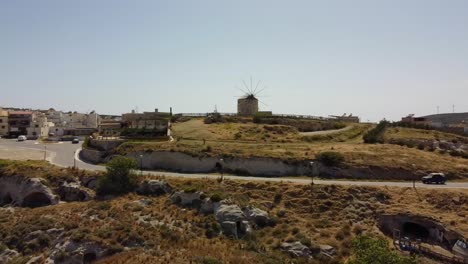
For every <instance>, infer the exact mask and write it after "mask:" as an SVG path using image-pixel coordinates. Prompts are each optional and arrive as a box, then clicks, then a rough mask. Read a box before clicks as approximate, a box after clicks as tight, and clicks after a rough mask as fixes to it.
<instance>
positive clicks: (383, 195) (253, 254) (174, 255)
mask: <svg viewBox="0 0 468 264" xmlns="http://www.w3.org/2000/svg"><path fill="white" fill-rule="evenodd" d="M165 180H166V181H168V182H169V183H170V184H171V185H172V186H173V187H174V189H176V190H183V189H187V188H191V189H196V190H200V191H203V192H205V193H206V194H207V195H211V194H215V193H222V194H223V195H224V196H225V197H227V198H229V199H231V200H232V201H234V202H235V203H237V204H239V205H241V206H245V205H254V206H257V207H260V208H262V209H264V210H266V211H268V212H269V214H270V215H271V216H275V217H276V218H277V224H276V225H275V226H272V227H266V228H263V229H258V230H255V231H254V233H253V235H252V236H250V237H248V238H246V239H241V240H231V239H227V238H225V237H223V236H220V237H217V238H213V239H208V238H207V237H206V236H205V232H206V225H207V223H214V218H213V216H203V215H199V214H198V213H197V212H196V211H195V210H193V209H190V208H180V207H178V206H175V205H172V204H171V203H169V202H168V196H167V195H164V196H159V197H144V196H139V195H136V194H129V195H126V196H123V197H120V198H115V199H113V200H108V201H89V202H81V203H76V202H75V203H64V204H58V205H54V206H48V207H42V208H34V209H26V208H16V209H15V210H6V209H0V241H3V242H4V243H6V244H7V245H8V246H10V247H12V246H13V245H17V246H19V247H20V248H21V251H22V252H23V253H25V254H32V253H40V252H45V250H46V249H47V246H46V247H39V248H36V247H32V246H31V245H28V244H27V243H25V242H24V237H25V236H26V235H27V234H29V233H30V232H32V231H35V230H46V229H49V228H52V227H56V228H62V227H63V228H65V233H66V236H69V237H71V238H73V239H75V240H77V241H96V242H98V243H100V244H103V245H106V246H107V247H112V248H113V249H114V250H115V251H116V252H119V251H121V250H122V249H123V247H125V246H129V247H132V248H133V249H132V250H131V251H128V252H122V253H118V254H116V255H114V256H112V257H110V258H108V259H104V260H101V261H100V262H101V263H144V262H146V263H151V262H157V263H189V262H190V261H193V262H194V263H203V260H204V259H207V260H210V259H218V260H219V261H220V263H255V262H258V263H289V262H290V261H291V260H290V259H289V257H288V256H286V255H284V254H282V253H281V252H279V250H278V246H279V245H280V243H281V242H284V241H296V240H300V241H303V242H304V243H312V244H314V243H318V244H329V245H332V246H334V247H336V248H337V249H338V259H337V260H344V259H345V258H347V256H349V254H350V241H351V239H352V238H353V237H354V236H356V235H357V234H360V233H362V232H366V233H379V231H378V230H377V229H376V226H375V224H376V219H377V217H378V216H379V215H380V214H382V213H388V212H410V213H412V214H422V215H426V216H437V218H438V220H439V221H441V222H442V223H444V224H446V225H447V226H449V227H452V228H454V229H456V230H457V231H459V232H460V233H462V234H463V235H465V236H468V221H467V216H466V212H468V203H467V201H468V191H466V190H430V189H418V190H414V189H412V188H396V187H395V188H386V187H385V188H377V187H345V186H333V185H331V186H327V185H314V186H310V185H296V184H291V183H282V182H279V183H273V182H244V181H233V180H225V181H224V182H223V183H221V184H220V183H219V182H217V181H216V180H214V179H197V180H188V179H176V178H168V179H165ZM142 199H145V200H148V201H149V204H148V205H146V206H145V205H141V204H140V203H138V201H139V200H142ZM319 262H320V263H326V262H324V261H323V260H320V261H319ZM208 263H209V262H208ZM215 263H216V262H215ZM304 263H306V262H304ZM311 263H313V262H311Z"/></svg>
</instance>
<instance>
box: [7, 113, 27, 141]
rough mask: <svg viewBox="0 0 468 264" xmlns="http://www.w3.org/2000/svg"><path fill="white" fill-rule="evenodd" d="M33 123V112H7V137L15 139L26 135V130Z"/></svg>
mask: <svg viewBox="0 0 468 264" xmlns="http://www.w3.org/2000/svg"><path fill="white" fill-rule="evenodd" d="M32 121H33V112H31V111H11V112H8V125H9V132H8V135H9V136H12V137H15V136H16V137H17V136H20V135H27V134H28V128H29V127H30V126H31V122H32Z"/></svg>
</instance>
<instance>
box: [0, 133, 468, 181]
mask: <svg viewBox="0 0 468 264" xmlns="http://www.w3.org/2000/svg"><path fill="white" fill-rule="evenodd" d="M80 149H81V143H80V144H72V143H71V142H59V143H47V144H44V143H41V142H38V141H35V140H27V141H23V142H17V141H16V140H13V139H0V158H2V159H16V160H26V159H36V160H37V159H43V158H44V153H45V156H46V159H47V160H48V161H49V162H51V163H52V164H55V165H57V166H61V167H73V166H76V167H78V168H80V169H85V170H93V171H98V170H100V171H102V170H105V167H104V166H99V165H93V164H89V163H86V162H83V161H81V160H80V159H79V157H78V152H79V150H80ZM144 173H145V174H150V175H162V176H166V177H182V178H194V179H196V178H206V177H219V175H213V174H195V173H194V174H189V173H174V172H162V171H145V172H144ZM224 178H226V179H232V180H246V181H271V182H290V183H296V184H310V183H311V180H310V179H304V178H298V177H297V178H294V177H288V178H284V177H281V178H270V177H254V176H232V175H225V176H224ZM314 183H315V184H336V185H357V186H389V187H413V183H412V182H397V181H395V182H387V181H348V180H318V179H314ZM416 187H420V188H434V189H447V188H450V189H468V182H447V183H446V184H440V185H439V184H422V183H421V182H417V183H416Z"/></svg>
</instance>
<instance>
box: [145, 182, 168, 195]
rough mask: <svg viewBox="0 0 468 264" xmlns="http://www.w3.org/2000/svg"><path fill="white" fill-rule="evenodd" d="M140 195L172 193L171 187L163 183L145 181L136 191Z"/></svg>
mask: <svg viewBox="0 0 468 264" xmlns="http://www.w3.org/2000/svg"><path fill="white" fill-rule="evenodd" d="M136 192H137V193H138V194H141V195H162V194H166V193H171V192H172V187H171V186H170V185H169V184H168V183H167V182H165V181H159V180H145V181H143V182H142V183H140V185H139V186H138V188H137V189H136Z"/></svg>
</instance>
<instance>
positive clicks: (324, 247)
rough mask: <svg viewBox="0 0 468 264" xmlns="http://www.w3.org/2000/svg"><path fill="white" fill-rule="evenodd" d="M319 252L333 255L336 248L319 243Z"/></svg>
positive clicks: (328, 255) (329, 255)
mask: <svg viewBox="0 0 468 264" xmlns="http://www.w3.org/2000/svg"><path fill="white" fill-rule="evenodd" d="M320 254H322V255H325V256H327V257H333V256H335V255H336V249H335V248H334V247H332V246H330V245H320Z"/></svg>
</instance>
